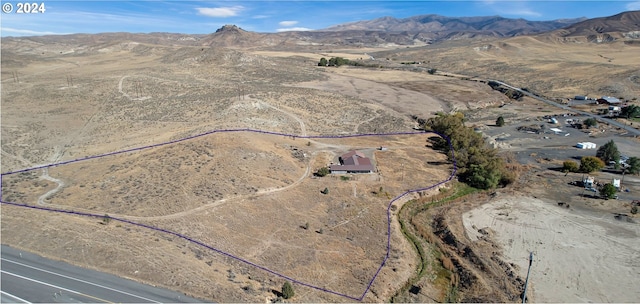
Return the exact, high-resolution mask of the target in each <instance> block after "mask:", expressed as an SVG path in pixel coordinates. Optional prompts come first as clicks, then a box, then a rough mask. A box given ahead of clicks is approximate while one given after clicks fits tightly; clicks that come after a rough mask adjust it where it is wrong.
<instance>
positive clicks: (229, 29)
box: [216, 24, 245, 33]
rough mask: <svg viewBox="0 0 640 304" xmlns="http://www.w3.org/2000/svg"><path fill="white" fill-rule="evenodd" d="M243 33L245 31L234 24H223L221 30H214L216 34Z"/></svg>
mask: <svg viewBox="0 0 640 304" xmlns="http://www.w3.org/2000/svg"><path fill="white" fill-rule="evenodd" d="M241 31H242V32H244V31H245V30H243V29H241V28H240V27H238V26H237V25H235V24H225V25H223V26H222V27H221V28H219V29H217V30H216V33H220V32H241Z"/></svg>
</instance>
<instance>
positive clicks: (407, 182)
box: [3, 133, 450, 301]
mask: <svg viewBox="0 0 640 304" xmlns="http://www.w3.org/2000/svg"><path fill="white" fill-rule="evenodd" d="M428 135H429V134H424V135H402V136H388V137H387V136H379V137H370V138H369V137H368V138H354V139H322V140H317V141H315V140H310V141H307V140H303V139H295V140H294V139H291V138H284V137H279V136H272V135H260V134H250V133H242V134H235V133H234V134H231V135H227V134H212V135H209V136H207V137H204V138H199V139H195V140H192V141H188V142H183V143H178V144H174V145H170V146H163V147H160V148H154V149H151V150H145V151H142V152H134V153H129V154H122V155H117V156H111V157H106V158H102V159H99V160H91V161H85V162H78V163H74V164H69V165H63V166H59V167H54V168H51V169H49V174H50V175H51V176H52V177H53V178H54V179H57V180H59V181H62V183H63V185H64V186H63V187H62V190H61V191H59V192H57V193H55V194H53V195H52V198H51V199H46V200H44V201H43V202H44V203H45V204H46V205H51V206H52V207H58V208H63V209H72V210H79V211H87V212H92V213H94V214H99V215H101V214H109V215H110V216H112V217H115V218H124V219H130V220H135V221H138V222H141V223H144V224H148V225H152V226H155V227H159V228H163V229H169V230H172V231H176V232H178V233H182V234H185V235H188V236H189V237H192V238H194V239H197V240H199V241H201V242H203V243H205V244H208V245H210V246H212V247H214V248H217V249H220V250H223V251H225V252H227V253H230V254H233V255H235V256H239V257H241V258H243V259H246V260H248V261H250V262H253V263H256V264H258V265H261V266H264V267H267V268H269V269H271V270H274V271H276V272H279V273H282V274H284V275H287V276H290V277H293V278H296V279H298V280H301V281H303V282H307V283H310V284H313V285H317V286H320V287H323V288H328V289H330V290H335V291H338V292H341V293H345V294H348V295H352V296H359V294H360V293H361V292H362V291H364V290H365V288H366V287H367V284H368V282H369V280H370V279H371V278H372V277H373V275H374V273H375V271H376V270H377V268H378V267H379V265H380V263H381V262H382V259H383V257H384V255H385V254H386V236H385V234H386V233H385V231H386V227H387V217H386V210H387V205H388V202H389V201H390V199H391V198H393V197H395V196H397V195H398V194H400V193H402V192H404V191H405V190H408V189H414V188H418V187H424V186H428V185H431V184H435V183H437V182H439V181H442V180H444V179H446V178H447V176H448V174H447V173H446V172H447V170H448V169H450V168H449V165H447V164H444V161H445V160H446V157H445V156H444V155H442V154H438V153H434V152H433V151H431V149H430V148H428V147H427V146H426V138H427V136H428ZM246 142H251V143H252V144H251V145H250V146H248V147H246V146H245V144H244V143H246ZM243 146H245V147H243ZM379 146H385V147H387V149H388V150H386V151H377V150H375V149H376V148H377V147H379ZM216 147H218V148H216ZM222 147H224V148H222ZM354 148H357V149H361V150H363V151H365V152H366V153H367V154H369V155H371V156H373V157H374V160H375V162H376V163H377V164H378V170H379V173H378V174H371V175H350V176H349V180H343V179H342V178H339V177H338V176H328V177H324V178H312V177H311V175H310V174H309V173H310V170H311V169H313V170H315V169H316V167H312V166H309V167H307V168H308V169H307V170H306V171H305V169H304V168H303V167H306V165H307V164H309V165H311V164H312V165H313V166H317V167H320V166H323V165H326V162H327V161H333V162H336V161H337V159H336V154H340V153H342V152H345V151H347V150H349V149H354ZM374 151H375V152H374ZM305 155H307V156H306V157H305ZM316 155H318V156H319V157H318V160H314V158H315V156H316ZM265 163H270V165H265ZM441 163H442V164H441ZM398 165H400V166H401V167H402V169H400V170H398V168H397V166H398ZM294 179H295V181H294ZM35 183H38V179H37V178H36V177H35V174H31V173H25V174H20V175H15V176H14V175H10V176H7V177H5V178H4V180H3V184H4V185H5V187H4V189H3V190H4V192H5V193H6V194H5V198H16V199H15V200H14V201H16V202H21V203H27V204H34V205H35V204H36V202H37V201H38V199H37V198H35V197H33V196H21V195H20V194H19V193H18V192H19V191H18V190H14V188H13V187H14V186H15V187H20V186H22V185H23V184H24V185H29V187H31V185H32V184H33V185H34V187H35ZM52 186H53V185H51V184H50V183H49V184H45V185H38V187H40V188H41V189H40V188H38V189H36V188H33V187H31V188H29V190H30V191H34V190H40V192H39V193H40V194H41V195H42V196H44V197H45V198H46V197H47V196H49V195H48V194H47V192H48V190H50V189H52V188H53V187H52ZM324 187H327V188H328V189H330V192H329V194H327V195H324V194H321V193H320V190H322V189H323V188H324ZM17 189H19V190H22V189H20V188H17ZM231 192H233V193H231ZM7 209H9V211H8V212H9V213H8V214H9V215H7V216H5V215H4V213H3V224H4V223H7V224H6V225H5V228H4V230H5V231H10V230H12V229H11V228H10V227H12V223H13V220H14V219H18V218H20V216H17V215H13V214H14V213H13V212H14V211H15V212H16V213H17V214H23V213H24V212H23V211H22V210H15V209H16V208H14V207H8V208H7ZM3 212H4V210H3ZM33 212H36V213H37V211H33ZM54 217H59V216H57V215H55V216H54ZM99 220H100V219H95V220H94V221H93V225H95V223H97V222H98V221H99ZM71 221H75V220H71ZM79 221H80V222H85V221H84V220H83V219H80V220H79ZM87 223H88V224H89V225H92V224H91V223H92V222H91V221H89V222H87ZM306 224H308V225H309V226H308V228H305V226H306ZM13 225H15V223H14V224H13ZM34 225H35V224H34ZM78 225H82V224H78ZM113 225H115V224H109V225H104V226H99V227H101V228H100V229H107V230H109V229H114V228H113ZM37 226H38V225H36V226H34V227H33V229H36V230H39V229H38V228H35V227H37ZM123 227H124V228H123ZM127 227H129V228H127ZM118 228H123V229H130V225H122V226H120V227H117V228H116V229H115V231H117V232H118V233H122V230H121V229H118ZM133 230H134V231H138V232H139V233H134V234H139V235H131V236H129V233H127V238H129V237H131V238H133V239H136V238H139V237H143V238H144V237H149V236H150V235H155V242H165V241H170V242H173V241H176V240H174V239H172V238H167V237H166V236H159V235H157V233H155V232H148V231H144V230H138V229H137V228H136V229H133ZM39 237H42V236H41V235H37V234H36V236H35V238H39ZM392 237H393V239H394V243H393V245H392V247H393V255H392V256H391V259H390V260H389V265H393V266H392V270H386V271H385V272H384V273H385V275H384V278H381V280H382V282H385V285H382V286H383V287H380V285H379V284H382V283H376V284H375V285H374V290H375V292H374V293H373V294H372V295H368V298H369V299H371V300H374V301H378V300H381V299H384V297H388V296H389V295H390V294H389V293H390V292H391V291H392V290H393V288H391V289H389V288H388V287H389V286H393V285H397V284H399V283H401V282H402V281H403V276H407V275H409V274H410V273H411V269H412V263H407V259H409V261H410V260H411V258H410V256H411V255H408V254H409V253H411V251H408V250H406V248H405V247H404V246H405V245H404V244H403V242H402V239H401V237H400V235H399V231H398V230H395V229H394V231H393V236H392ZM68 242H69V244H73V245H70V247H71V248H78V247H77V246H81V245H80V244H77V242H78V241H74V240H69V241H68ZM87 242H88V240H87ZM180 242H182V244H184V242H183V241H180ZM180 242H179V243H180ZM10 243H12V242H11V241H10ZM22 243H23V242H18V243H17V244H15V245H17V246H23V245H21V244H22ZM101 243H102V244H105V245H106V244H108V243H104V241H101ZM127 243H128V242H126V241H121V242H120V244H119V245H117V246H128V244H127ZM139 246H140V245H138V246H136V248H137V247H139ZM183 247H184V245H183ZM186 247H189V248H191V249H190V250H191V251H192V253H191V254H195V258H196V260H197V261H200V262H201V261H202V260H203V259H204V258H203V256H207V259H212V258H211V257H210V256H211V254H210V252H209V251H208V250H206V249H204V248H197V247H193V246H192V245H188V246H186ZM186 247H185V248H186ZM27 248H28V247H27ZM54 248H55V247H54ZM40 250H42V251H44V252H45V254H47V253H48V254H49V255H52V256H55V255H56V254H57V253H55V251H53V252H52V251H50V250H48V249H40ZM129 250H131V249H129V248H126V247H122V248H121V252H119V253H118V254H120V255H122V254H125V252H128V251H129ZM183 250H186V249H184V248H183ZM205 252H206V253H205ZM112 254H116V253H112ZM185 254H186V253H185ZM83 255H84V253H83ZM213 260H215V259H213ZM218 260H219V259H218ZM222 260H224V259H222ZM224 262H225V261H219V262H218V263H222V264H224ZM211 263H213V262H211ZM139 265H145V264H139ZM147 265H148V263H147ZM187 265H192V266H187ZM187 265H184V266H183V267H187V268H192V267H197V265H198V262H196V261H193V264H187ZM216 265H218V266H216V267H220V268H223V269H227V268H228V266H226V267H227V268H225V266H221V265H219V264H216ZM91 266H94V265H91ZM148 267H150V268H153V267H157V265H155V266H154V265H148ZM138 268H140V266H138ZM107 269H109V270H112V271H113V269H117V268H107ZM215 269H218V268H215ZM229 269H231V268H229ZM156 271H157V270H156ZM230 271H231V272H233V271H235V270H230ZM245 272H246V273H247V275H248V277H247V279H246V280H245V281H246V282H249V283H250V285H251V286H254V287H251V292H250V293H249V294H248V295H247V297H248V298H247V299H250V301H257V300H260V299H263V298H265V297H270V296H272V295H273V294H272V293H271V292H270V288H277V286H273V283H268V282H266V281H261V280H256V279H250V278H249V277H253V276H254V273H255V272H256V270H255V269H254V270H251V268H249V270H246V271H245ZM116 273H118V272H117V271H116ZM133 277H134V278H138V279H141V280H144V281H147V282H151V283H154V284H166V282H163V281H162V280H163V279H164V277H163V278H159V279H155V278H154V277H153V276H149V277H147V276H145V275H144V274H141V275H140V276H137V275H135V276H133ZM259 277H260V276H259ZM394 278H395V279H394ZM190 280H191V281H193V280H194V279H193V278H192V279H190ZM232 281H233V280H232ZM392 282H395V283H392ZM249 283H247V284H249ZM176 284H177V282H174V285H171V284H168V285H165V286H169V287H173V288H180V289H183V287H182V286H179V285H176ZM194 284H195V285H196V286H190V287H185V288H184V290H186V291H189V292H190V293H193V294H194V295H196V296H199V297H209V296H210V295H209V294H208V291H205V290H202V289H199V288H200V287H198V286H200V285H199V284H196V283H194ZM389 284H390V285H389ZM209 289H211V290H213V291H214V292H215V293H216V294H217V293H219V292H226V291H224V290H225V288H217V287H209ZM303 294H304V293H303ZM226 296H228V294H225V295H222V296H221V297H213V298H212V299H215V300H218V299H224V298H225V297H226ZM380 296H381V297H382V298H379V297H380ZM296 299H299V300H300V301H307V300H308V301H321V300H322V301H326V300H329V299H331V296H328V295H326V294H323V293H319V292H315V291H314V292H311V293H309V294H308V295H307V296H306V297H300V298H296ZM343 300H344V299H343ZM332 301H335V299H333V300H332Z"/></svg>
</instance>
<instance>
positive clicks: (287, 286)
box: [282, 281, 295, 299]
mask: <svg viewBox="0 0 640 304" xmlns="http://www.w3.org/2000/svg"><path fill="white" fill-rule="evenodd" d="M294 295H295V292H294V291H293V286H291V283H289V281H286V282H284V284H283V285H282V297H283V298H285V299H291V298H293V296H294Z"/></svg>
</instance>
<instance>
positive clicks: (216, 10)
mask: <svg viewBox="0 0 640 304" xmlns="http://www.w3.org/2000/svg"><path fill="white" fill-rule="evenodd" d="M196 9H197V10H198V13H199V14H200V15H204V16H208V17H216V18H224V17H233V16H237V15H238V13H240V11H242V10H243V9H244V7H243V6H240V5H236V6H228V7H199V8H196Z"/></svg>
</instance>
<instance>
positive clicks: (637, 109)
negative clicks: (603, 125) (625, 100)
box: [620, 105, 640, 118]
mask: <svg viewBox="0 0 640 304" xmlns="http://www.w3.org/2000/svg"><path fill="white" fill-rule="evenodd" d="M639 116H640V106H636V105H630V106H626V107H624V108H622V109H620V117H624V118H634V117H639Z"/></svg>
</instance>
